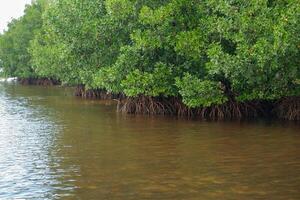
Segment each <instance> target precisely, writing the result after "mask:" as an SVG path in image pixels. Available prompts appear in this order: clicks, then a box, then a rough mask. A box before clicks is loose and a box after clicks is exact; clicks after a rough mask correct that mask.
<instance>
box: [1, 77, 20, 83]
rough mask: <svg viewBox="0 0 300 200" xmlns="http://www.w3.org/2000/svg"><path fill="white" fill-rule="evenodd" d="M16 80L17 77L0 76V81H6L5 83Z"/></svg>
mask: <svg viewBox="0 0 300 200" xmlns="http://www.w3.org/2000/svg"><path fill="white" fill-rule="evenodd" d="M17 80H18V78H17V77H10V78H0V82H5V83H6V82H7V83H11V82H16V81H17Z"/></svg>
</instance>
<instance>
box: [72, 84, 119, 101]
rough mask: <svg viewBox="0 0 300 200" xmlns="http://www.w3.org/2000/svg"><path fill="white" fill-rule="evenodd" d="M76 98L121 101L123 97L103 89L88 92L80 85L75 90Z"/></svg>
mask: <svg viewBox="0 0 300 200" xmlns="http://www.w3.org/2000/svg"><path fill="white" fill-rule="evenodd" d="M75 96H77V97H81V98H85V99H102V100H110V99H119V98H121V97H122V95H120V94H113V93H109V92H107V91H106V90H102V89H89V90H86V89H85V87H84V86H83V85H79V86H77V87H76V89H75Z"/></svg>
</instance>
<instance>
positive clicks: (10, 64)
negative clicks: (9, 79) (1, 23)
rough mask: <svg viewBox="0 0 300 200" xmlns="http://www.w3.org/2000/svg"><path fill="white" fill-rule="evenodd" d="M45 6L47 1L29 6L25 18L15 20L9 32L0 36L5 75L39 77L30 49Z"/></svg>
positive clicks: (9, 26)
mask: <svg viewBox="0 0 300 200" xmlns="http://www.w3.org/2000/svg"><path fill="white" fill-rule="evenodd" d="M45 5H46V1H45V0H39V1H35V2H33V3H32V5H27V6H26V8H25V11H24V13H25V14H24V16H22V17H20V18H19V19H13V20H12V21H11V22H10V23H9V25H8V30H7V31H5V32H4V33H3V34H2V35H0V59H1V60H2V65H3V69H4V73H6V74H7V75H9V76H18V77H35V76H37V74H36V73H35V72H34V69H33V68H32V65H31V55H30V53H29V52H28V47H29V44H30V41H31V40H32V39H33V37H34V34H35V33H36V32H37V31H38V30H39V29H40V28H41V25H42V19H41V15H42V12H43V10H44V7H45Z"/></svg>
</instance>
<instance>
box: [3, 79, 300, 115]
mask: <svg viewBox="0 0 300 200" xmlns="http://www.w3.org/2000/svg"><path fill="white" fill-rule="evenodd" d="M8 80H10V81H11V82H16V81H17V82H18V83H19V84H21V85H39V86H55V85H61V82H60V81H57V80H54V79H49V78H37V79H36V78H30V79H21V78H18V79H17V78H9V79H8ZM67 87H69V86H67ZM73 94H74V96H76V97H79V98H84V99H92V100H115V101H117V102H118V103H117V107H116V110H117V111H118V112H120V113H124V114H134V115H173V116H178V117H186V118H197V119H200V120H241V119H255V118H266V119H283V120H289V121H300V97H298V96H292V97H285V98H282V99H280V100H276V101H255V100H254V101H248V102H238V101H234V100H231V101H227V102H226V103H224V104H221V105H212V106H209V107H198V108H189V107H188V106H186V105H185V104H184V103H183V102H182V99H181V98H179V97H163V96H161V97H148V96H138V97H126V96H125V95H124V94H113V93H109V92H107V91H106V90H102V89H86V88H85V87H84V85H78V86H75V87H74V93H73Z"/></svg>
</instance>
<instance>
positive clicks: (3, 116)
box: [0, 84, 300, 200]
mask: <svg viewBox="0 0 300 200" xmlns="http://www.w3.org/2000/svg"><path fill="white" fill-rule="evenodd" d="M0 199H122V200H127V199H172V200H176V199H195V200H198V199H205V200H215V199H225V200H227V199H228V200H231V199H239V200H244V199H245V200H247V199H249V200H253V199H272V200H276V199H282V200H298V199H300V126H299V124H295V123H283V122H276V121H273V122H272V121H271V122H266V121H256V122H201V121H197V120H184V119H176V118H173V117H157V116H156V117H146V116H131V115H121V114H118V113H116V112H115V105H114V103H113V102H109V101H85V100H82V99H77V98H74V97H72V95H71V91H70V89H64V88H54V87H52V88H42V87H36V86H35V87H28V86H18V85H11V84H0Z"/></svg>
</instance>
